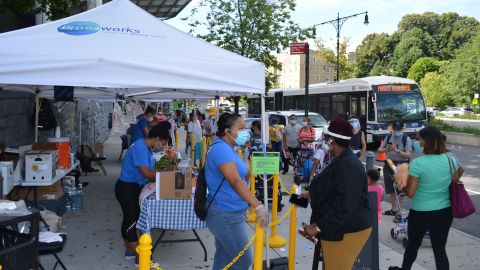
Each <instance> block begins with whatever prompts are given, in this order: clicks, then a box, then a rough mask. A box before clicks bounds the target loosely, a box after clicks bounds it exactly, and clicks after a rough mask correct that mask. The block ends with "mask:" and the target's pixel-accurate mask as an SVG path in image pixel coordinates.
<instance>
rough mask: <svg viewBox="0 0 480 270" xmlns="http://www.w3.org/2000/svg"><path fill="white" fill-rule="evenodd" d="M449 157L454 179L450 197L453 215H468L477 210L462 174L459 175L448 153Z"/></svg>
mask: <svg viewBox="0 0 480 270" xmlns="http://www.w3.org/2000/svg"><path fill="white" fill-rule="evenodd" d="M447 158H448V165H449V166H450V175H451V179H452V183H451V184H450V199H451V201H452V213H453V217H455V218H464V217H468V216H469V215H471V214H473V213H474V212H475V206H474V205H473V202H472V199H471V198H470V196H469V195H468V193H467V191H466V190H465V186H464V185H463V183H462V181H460V176H459V175H458V170H457V169H455V163H454V162H453V158H452V156H450V155H448V154H447Z"/></svg>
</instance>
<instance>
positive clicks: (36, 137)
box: [35, 92, 40, 143]
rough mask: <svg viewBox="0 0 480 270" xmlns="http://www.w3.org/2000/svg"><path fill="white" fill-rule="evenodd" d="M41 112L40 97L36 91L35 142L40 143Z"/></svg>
mask: <svg viewBox="0 0 480 270" xmlns="http://www.w3.org/2000/svg"><path fill="white" fill-rule="evenodd" d="M39 113H40V97H39V96H38V93H37V92H35V143H38V114H39Z"/></svg>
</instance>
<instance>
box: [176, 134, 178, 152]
mask: <svg viewBox="0 0 480 270" xmlns="http://www.w3.org/2000/svg"><path fill="white" fill-rule="evenodd" d="M175 149H176V150H177V151H178V129H176V130H175Z"/></svg>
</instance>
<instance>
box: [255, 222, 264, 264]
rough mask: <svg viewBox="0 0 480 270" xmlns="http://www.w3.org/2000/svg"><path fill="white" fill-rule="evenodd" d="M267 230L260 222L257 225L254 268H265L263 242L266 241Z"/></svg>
mask: <svg viewBox="0 0 480 270" xmlns="http://www.w3.org/2000/svg"><path fill="white" fill-rule="evenodd" d="M264 238H265V230H264V229H263V228H261V227H260V226H259V225H258V223H257V225H256V226H255V243H254V250H253V270H262V269H263V243H264V242H265V239H264Z"/></svg>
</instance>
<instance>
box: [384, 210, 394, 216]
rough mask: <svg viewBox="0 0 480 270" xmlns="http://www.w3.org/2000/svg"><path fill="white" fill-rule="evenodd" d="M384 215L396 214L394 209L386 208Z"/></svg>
mask: <svg viewBox="0 0 480 270" xmlns="http://www.w3.org/2000/svg"><path fill="white" fill-rule="evenodd" d="M383 214H384V215H386V216H395V215H396V214H397V212H396V211H393V209H390V210H387V211H385V212H383Z"/></svg>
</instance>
